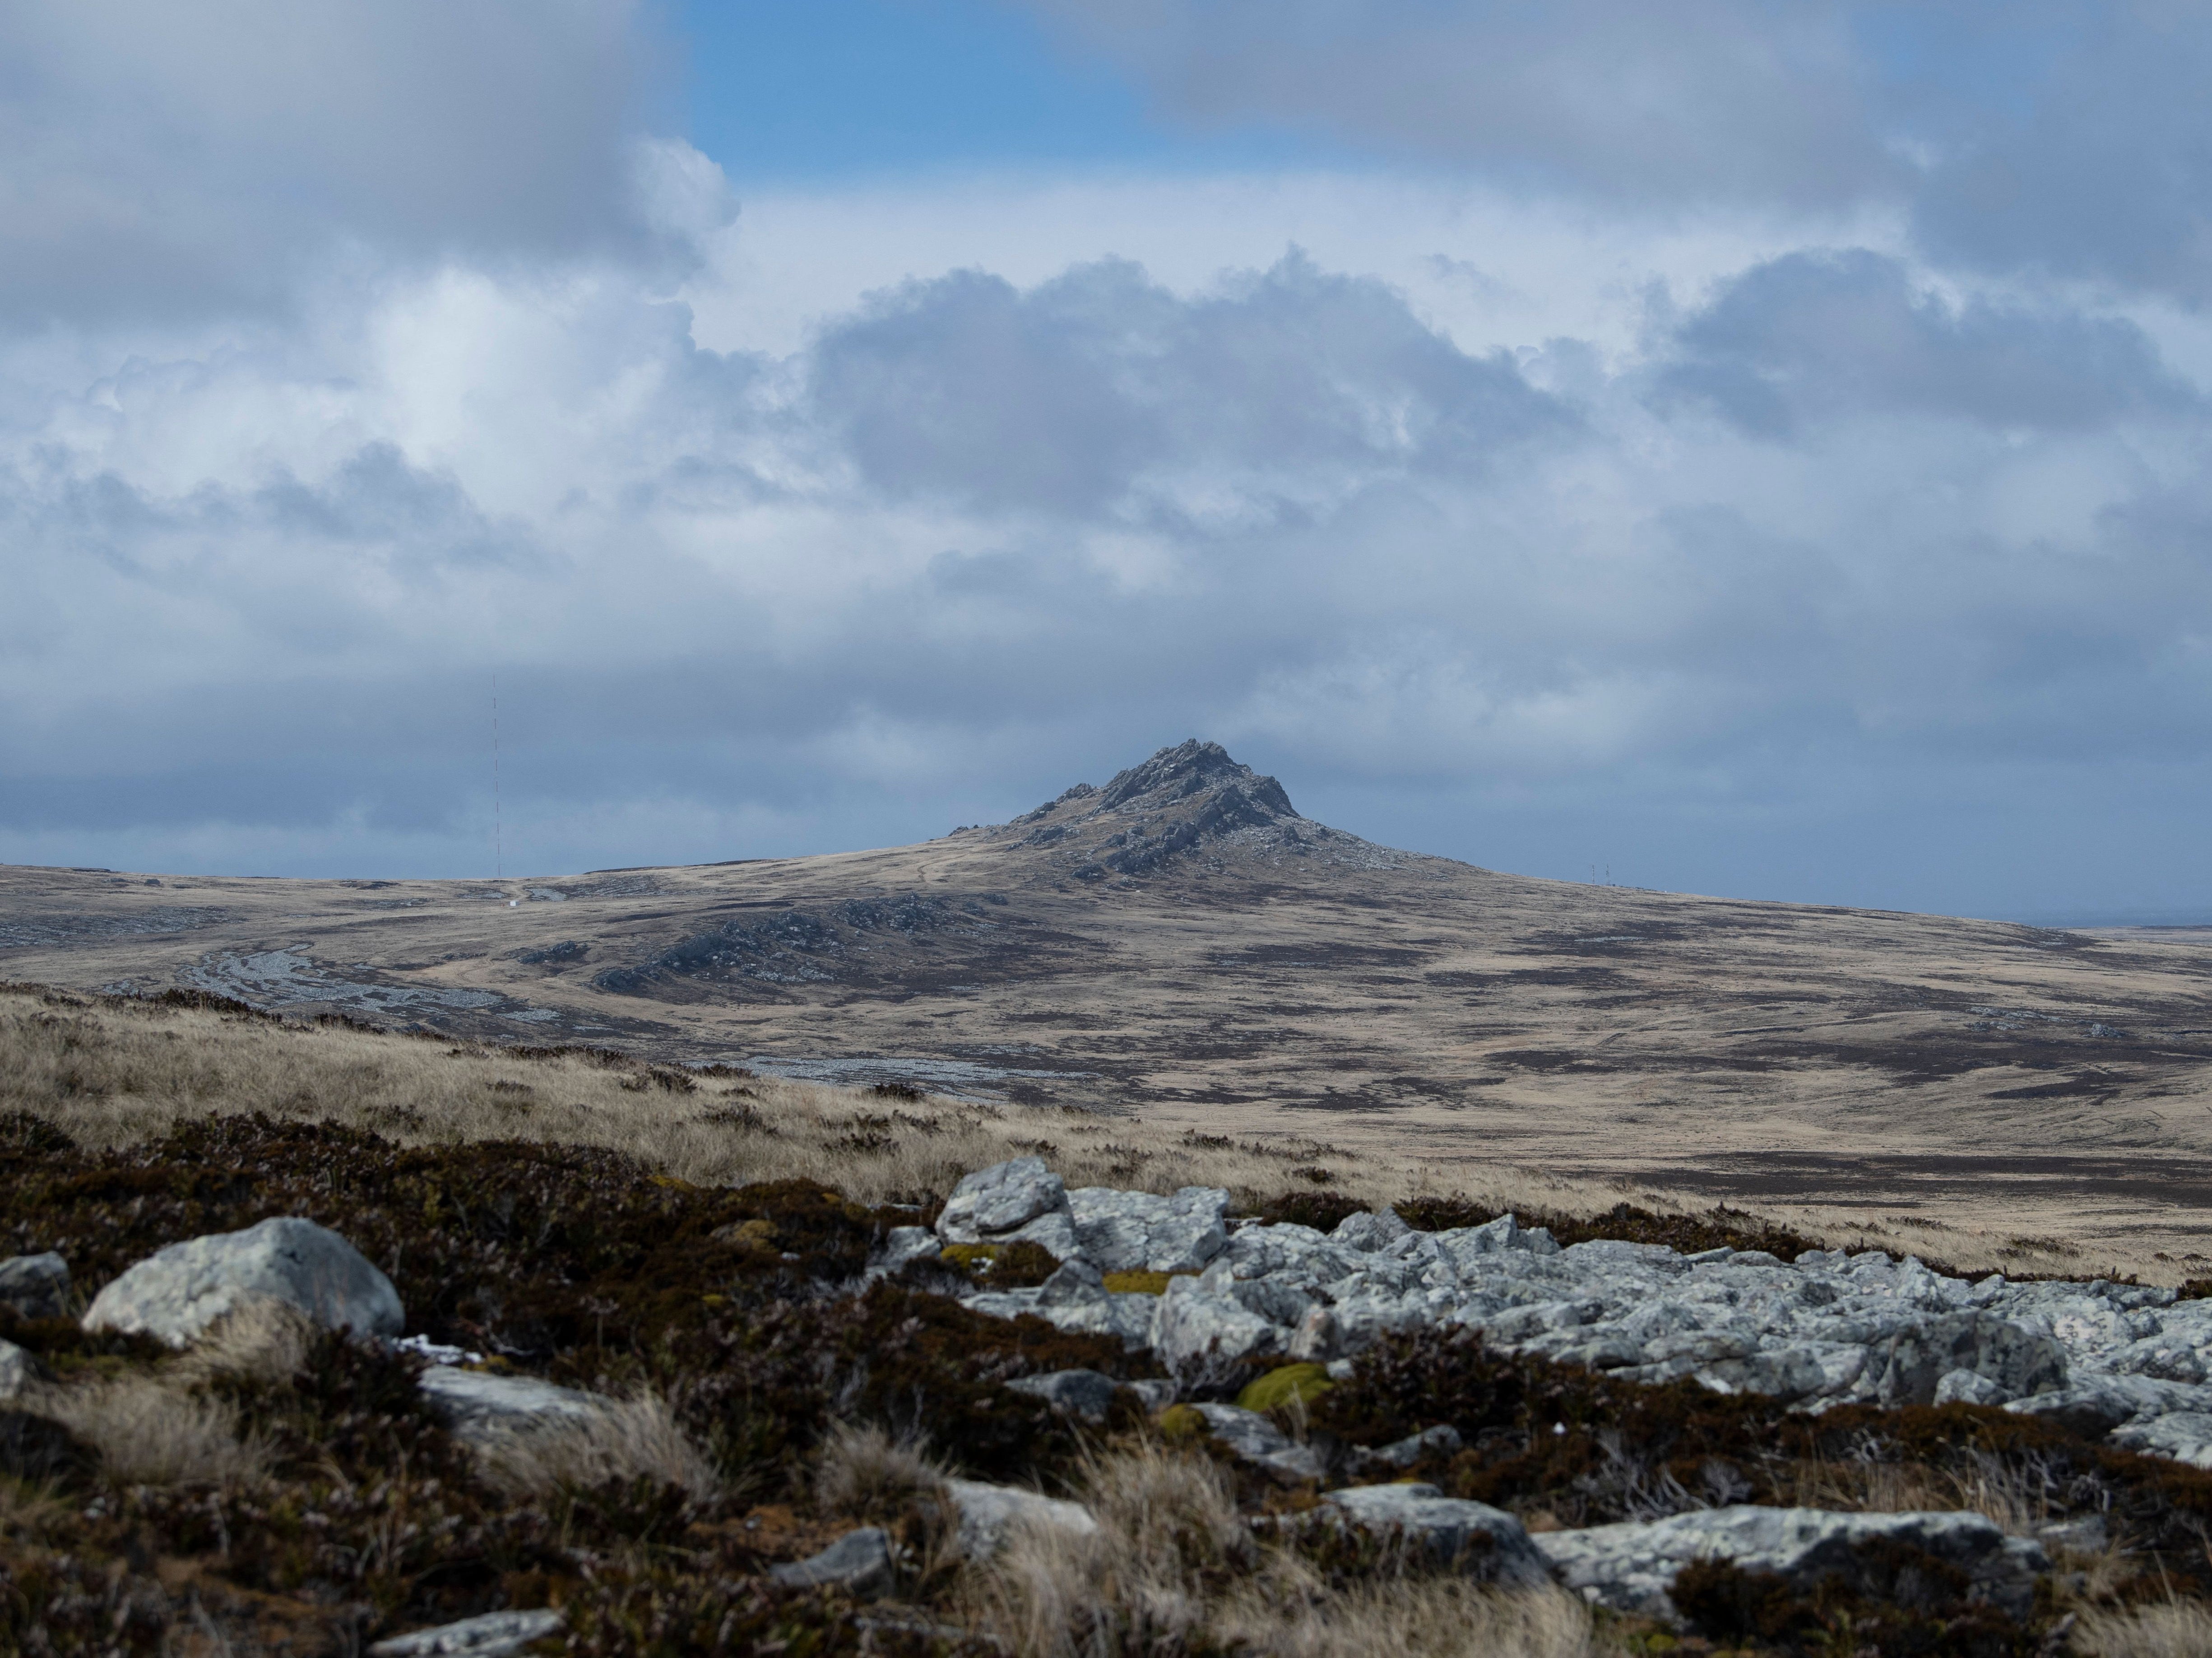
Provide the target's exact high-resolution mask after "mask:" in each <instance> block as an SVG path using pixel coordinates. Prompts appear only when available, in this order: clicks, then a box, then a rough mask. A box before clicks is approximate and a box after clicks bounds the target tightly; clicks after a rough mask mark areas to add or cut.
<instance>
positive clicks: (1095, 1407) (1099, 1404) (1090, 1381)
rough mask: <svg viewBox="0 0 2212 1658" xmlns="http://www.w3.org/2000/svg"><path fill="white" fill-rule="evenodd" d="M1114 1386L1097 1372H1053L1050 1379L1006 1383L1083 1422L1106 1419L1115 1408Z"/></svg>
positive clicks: (1109, 1378)
mask: <svg viewBox="0 0 2212 1658" xmlns="http://www.w3.org/2000/svg"><path fill="white" fill-rule="evenodd" d="M1006 1386H1008V1387H1009V1388H1012V1389H1013V1390H1014V1391H1015V1392H1016V1393H1018V1394H1031V1395H1033V1396H1034V1397H1036V1398H1038V1399H1042V1400H1045V1401H1046V1402H1047V1403H1048V1404H1050V1405H1051V1406H1053V1407H1054V1409H1056V1410H1062V1411H1066V1412H1068V1413H1069V1414H1070V1415H1072V1416H1079V1417H1081V1418H1083V1419H1084V1420H1085V1421H1086V1422H1103V1421H1104V1420H1105V1419H1106V1413H1107V1412H1109V1410H1111V1409H1112V1408H1113V1406H1114V1389H1115V1382H1114V1379H1113V1378H1112V1377H1111V1376H1101V1375H1099V1374H1098V1372H1097V1371H1096V1370H1054V1372H1053V1373H1052V1374H1051V1375H1049V1376H1021V1377H1018V1378H1017V1379H1016V1380H1014V1381H1012V1382H1008V1383H1007V1384H1006Z"/></svg>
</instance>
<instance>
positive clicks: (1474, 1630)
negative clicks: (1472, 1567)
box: [969, 1444, 1617, 1658]
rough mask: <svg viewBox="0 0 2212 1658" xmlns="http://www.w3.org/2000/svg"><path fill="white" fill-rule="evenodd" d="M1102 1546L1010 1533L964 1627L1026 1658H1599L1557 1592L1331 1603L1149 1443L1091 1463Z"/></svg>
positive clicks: (1578, 1609)
mask: <svg viewBox="0 0 2212 1658" xmlns="http://www.w3.org/2000/svg"><path fill="white" fill-rule="evenodd" d="M1082 1495H1083V1497H1084V1499H1085V1502H1087V1503H1089V1504H1090V1506H1091V1510H1092V1512H1093V1513H1094V1514H1095V1515H1097V1519H1098V1530H1097V1533H1095V1534H1094V1535H1091V1536H1089V1537H1077V1536H1073V1535H1071V1534H1070V1533H1066V1532H1065V1531H1061V1530H1059V1529H1057V1528H1048V1527H1033V1528H1030V1529H1026V1530H1019V1531H1017V1532H1015V1533H1013V1534H1012V1536H1011V1537H1010V1539H1009V1540H1008V1542H1007V1546H1006V1548H1005V1550H1004V1551H1003V1552H1001V1553H1000V1556H999V1558H997V1559H996V1560H994V1562H992V1563H991V1564H990V1565H988V1566H987V1567H986V1568H984V1569H983V1570H981V1571H980V1572H979V1573H977V1574H975V1579H974V1581H973V1582H972V1583H971V1585H970V1588H969V1594H970V1595H971V1597H972V1600H971V1605H970V1607H969V1614H970V1616H971V1618H973V1619H975V1622H976V1624H977V1625H978V1626H979V1627H981V1628H984V1629H987V1630H988V1631H991V1632H992V1633H993V1634H994V1635H995V1636H996V1637H998V1638H999V1639H1000V1640H1001V1641H1003V1642H1004V1643H1006V1644H1007V1645H1008V1646H1009V1647H1011V1648H1012V1649H1013V1650H1014V1651H1016V1652H1018V1653H1020V1654H1022V1655H1024V1658H1106V1655H1109V1654H1121V1653H1127V1652H1148V1651H1166V1650H1179V1649H1182V1647H1183V1646H1186V1645H1199V1646H1203V1647H1207V1648H1212V1649H1219V1648H1222V1647H1231V1648H1237V1649H1246V1650H1251V1651H1255V1652H1265V1653H1268V1654H1273V1655H1282V1658H1367V1655H1370V1654H1374V1653H1379V1652H1389V1653H1394V1654H1396V1653H1403V1654H1407V1655H1413V1658H1600V1655H1601V1654H1609V1653H1612V1652H1613V1651H1615V1650H1617V1649H1616V1648H1614V1647H1613V1646H1611V1645H1608V1644H1607V1643H1605V1642H1604V1640H1603V1639H1602V1637H1601V1635H1600V1632H1599V1631H1598V1629H1597V1627H1596V1625H1595V1622H1594V1620H1593V1619H1592V1617H1591V1614H1590V1612H1589V1609H1588V1608H1587V1607H1585V1606H1583V1603H1582V1602H1581V1601H1580V1600H1577V1599H1576V1598H1575V1597H1573V1596H1572V1595H1569V1594H1564V1593H1562V1592H1559V1591H1558V1590H1553V1589H1544V1590H1537V1591H1533V1592H1504V1591H1498V1590H1490V1589H1484V1588H1478V1587H1476V1586H1474V1585H1473V1584H1470V1583H1468V1582H1462V1581H1458V1580H1452V1579H1438V1578H1418V1577H1413V1578H1399V1579H1394V1580H1392V1581H1390V1582H1387V1583H1377V1584H1371V1585H1366V1586H1361V1587H1358V1588H1353V1589H1351V1590H1349V1591H1342V1590H1338V1591H1332V1590H1330V1589H1329V1588H1328V1587H1327V1586H1326V1584H1325V1583H1324V1582H1322V1579H1321V1578H1320V1577H1319V1576H1318V1575H1317V1574H1316V1573H1315V1572H1314V1571H1313V1570H1312V1569H1311V1568H1310V1567H1309V1566H1307V1565H1306V1564H1304V1563H1303V1562H1301V1561H1300V1560H1298V1559H1297V1558H1295V1557H1294V1556H1292V1555H1291V1554H1289V1553H1287V1552H1283V1551H1281V1550H1279V1549H1276V1548H1274V1547H1272V1546H1267V1545H1265V1544H1261V1543H1258V1542H1255V1540H1254V1538H1253V1534H1252V1533H1251V1530H1250V1528H1249V1527H1248V1526H1247V1525H1246V1524H1245V1522H1244V1521H1243V1519H1242V1518H1241V1517H1240V1515H1238V1513H1237V1502H1236V1497H1235V1494H1234V1492H1233V1491H1232V1490H1231V1486H1230V1485H1229V1482H1228V1479H1227V1476H1226V1475H1225V1473H1224V1472H1223V1470H1222V1469H1221V1468H1220V1467H1219V1466H1218V1464H1216V1463H1214V1462H1212V1461H1209V1460H1206V1459H1204V1458H1200V1457H1194V1456H1187V1455H1180V1454H1177V1453H1176V1452H1174V1451H1172V1450H1170V1449H1168V1448H1164V1447H1162V1446H1160V1445H1158V1444H1141V1445H1134V1446H1127V1447H1124V1448H1121V1449H1118V1450H1115V1451H1113V1452H1110V1453H1109V1454H1107V1455H1103V1456H1102V1457H1101V1458H1099V1459H1098V1460H1097V1461H1095V1462H1093V1463H1092V1464H1091V1467H1089V1469H1088V1470H1087V1472H1086V1476H1085V1480H1084V1490H1083V1493H1082Z"/></svg>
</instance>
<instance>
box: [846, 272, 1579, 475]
mask: <svg viewBox="0 0 2212 1658" xmlns="http://www.w3.org/2000/svg"><path fill="white" fill-rule="evenodd" d="M813 361H814V371H813V386H812V390H813V397H814V399H815V408H816V411H817V414H818V415H819V416H821V417H823V419H825V420H827V421H828V422H830V423H831V424H832V426H833V427H835V428H836V429H837V430H839V431H840V432H841V433H842V436H843V438H844V440H845V441H846V443H847V444H848V445H849V446H850V451H851V453H852V455H853V457H854V459H855V460H856V461H857V462H858V463H859V465H860V467H861V469H862V471H864V473H865V474H866V476H867V477H869V478H870V479H871V480H872V482H873V483H876V484H878V486H879V487H881V488H883V489H887V490H890V491H891V492H893V493H894V494H902V495H904V494H938V495H947V496H952V497H956V498H960V499H964V500H967V501H971V502H974V503H975V504H977V505H979V506H983V507H1025V508H1032V509H1042V510H1048V511H1054V512H1068V513H1075V512H1085V511H1097V510H1100V509H1102V508H1103V507H1106V506H1108V505H1109V504H1111V503H1113V502H1115V501H1118V500H1120V499H1121V497H1122V496H1124V495H1125V494H1126V493H1127V492H1128V491H1129V490H1130V489H1133V487H1135V486H1137V485H1138V484H1139V483H1140V482H1141V481H1143V480H1144V479H1145V478H1146V476H1147V475H1148V474H1151V475H1155V476H1158V475H1164V474H1211V475H1213V476H1214V477H1216V478H1220V477H1237V478H1242V479H1244V480H1247V481H1248V483H1249V487H1250V488H1251V489H1253V490H1254V491H1255V493H1259V494H1266V493H1269V492H1270V491H1273V490H1280V491H1281V492H1283V493H1287V494H1295V493H1297V490H1298V489H1303V488H1307V487H1310V485H1311V484H1312V483H1314V482H1315V480H1316V477H1340V476H1344V475H1346V474H1355V475H1358V476H1360V477H1366V476H1369V475H1371V474H1372V473H1374V472H1376V471H1377V470H1383V471H1398V470H1401V469H1404V470H1412V471H1436V472H1445V473H1451V474H1465V473H1468V472H1471V471H1479V470H1480V469H1481V468H1483V467H1484V466H1486V465H1489V464H1490V463H1491V462H1492V460H1493V459H1495V458H1496V456H1497V455H1498V453H1499V452H1501V451H1504V450H1507V449H1510V448H1511V447H1512V446H1516V445H1517V444H1520V443H1522V442H1524V441H1525V440H1528V439H1530V438H1532V437H1536V436H1543V435H1558V434H1562V433H1564V432H1565V431H1567V430H1569V429H1571V426H1572V423H1573V422H1572V417H1571V415H1570V414H1569V412H1568V411H1567V410H1565V408H1564V406H1563V405H1561V404H1559V403H1558V402H1556V401H1555V400H1554V399H1553V398H1549V397H1547V396H1546V395H1545V394H1544V393H1542V392H1538V391H1536V390H1535V389H1534V388H1533V387H1531V386H1529V385H1528V383H1527V381H1526V380H1524V379H1523V378H1522V375H1521V373H1520V371H1519V369H1518V367H1516V366H1515V365H1514V364H1513V363H1512V362H1511V361H1510V360H1509V359H1506V358H1504V357H1503V356H1490V357H1474V356H1470V355H1467V354H1465V353H1463V352H1462V351H1460V350H1459V349H1456V348H1455V346H1453V345H1452V344H1451V343H1450V342H1449V340H1446V339H1445V338H1443V337H1442V336H1440V335H1438V334H1437V332H1435V331H1433V330H1431V329H1430V328H1428V327H1426V326H1425V325H1423V324H1422V323H1421V322H1420V321H1419V319H1416V318H1415V317H1414V316H1413V313H1411V312H1410V311H1409V310H1408V309H1407V306H1406V302H1405V301H1404V300H1403V298H1402V297H1401V296H1400V295H1397V294H1396V293H1395V292H1394V291H1393V290H1391V289H1390V288H1387V287H1385V286H1384V285H1383V284H1382V283H1380V282H1375V281H1372V280H1370V279H1363V278H1352V277H1346V276H1334V275H1330V274H1328V273H1325V272H1323V271H1322V270H1318V269H1317V268H1316V266H1315V265H1314V264H1313V263H1312V262H1311V261H1310V260H1309V259H1308V258H1305V257H1304V255H1302V254H1299V253H1297V252H1295V251H1294V252H1291V253H1290V254H1289V255H1286V256H1285V258H1283V259H1282V260H1280V261H1279V263H1277V264H1275V265H1274V266H1273V268H1272V269H1270V270H1267V271H1264V272H1261V273H1257V274H1255V275H1252V276H1247V277H1243V278H1240V279H1237V281H1235V282H1232V283H1231V284H1229V285H1228V286H1227V287H1226V288H1225V290H1224V291H1220V292H1218V293H1215V294H1212V295H1205V296H1202V297H1200V298H1199V299H1196V300H1194V301H1188V302H1186V301H1180V300H1178V299H1177V298H1176V297H1175V296H1174V295H1171V294H1170V293H1168V292H1167V291H1166V290H1165V289H1164V288H1159V287H1158V286H1157V285H1155V284H1153V283H1152V282H1150V281H1149V280H1148V279H1147V278H1146V276H1145V273H1144V272H1143V271H1142V270H1141V269H1139V267H1137V266H1135V265H1133V264H1127V263H1124V262H1119V261H1106V262H1102V263H1100V264H1092V265H1088V266H1084V267H1080V268H1078V269H1076V270H1071V271H1069V272H1068V273H1067V274H1066V275H1065V276H1060V277H1059V278H1057V279H1055V280H1054V281H1051V282H1046V283H1043V284H1042V285H1040V286H1039V287H1037V288H1033V289H1030V291H1028V292H1026V293H1024V292H1020V291H1018V290H1017V289H1016V288H1013V287H1012V284H1010V283H1008V282H1005V281H1004V280H1002V279H1000V278H998V277H994V276H984V275H981V274H980V273H976V272H960V273H956V274H954V275H952V276H945V277H941V278H939V279H937V280H935V281H933V282H915V283H910V284H908V286H906V287H904V288H901V289H899V290H897V291H896V292H895V293H893V294H890V295H884V296H881V297H879V298H878V300H876V301H874V303H873V304H872V306H871V307H869V308H868V310H867V311H866V313H865V314H863V315H862V316H860V317H858V318H856V319H853V320H851V321H849V322H847V323H844V324H842V325H840V326H838V327H836V328H835V329H833V330H831V331H829V332H828V333H827V334H826V335H825V336H824V337H823V339H822V340H821V342H820V343H819V345H818V346H817V349H816V351H815V353H814V360H813ZM1270 479H1273V480H1275V481H1276V482H1274V483H1270V482H1269V480H1270Z"/></svg>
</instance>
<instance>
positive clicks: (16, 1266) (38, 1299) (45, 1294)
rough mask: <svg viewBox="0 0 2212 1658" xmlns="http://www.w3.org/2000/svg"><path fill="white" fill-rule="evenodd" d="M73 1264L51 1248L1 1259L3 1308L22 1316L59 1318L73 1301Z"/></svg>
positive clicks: (0, 1274) (0, 1283) (0, 1272)
mask: <svg viewBox="0 0 2212 1658" xmlns="http://www.w3.org/2000/svg"><path fill="white" fill-rule="evenodd" d="M69 1287H70V1272H69V1263H68V1262H67V1261H65V1260H63V1259H62V1258H61V1257H60V1256H59V1255H58V1254H54V1253H53V1252H52V1251H51V1250H49V1251H48V1252H47V1253H46V1254H43V1255H17V1256H15V1257H14V1258H13V1259H12V1260H0V1307H12V1308H14V1309H15V1312H16V1315H18V1316H19V1317H21V1318H59V1317H61V1316H62V1315H63V1314H64V1312H65V1311H66V1310H67V1307H68V1302H69Z"/></svg>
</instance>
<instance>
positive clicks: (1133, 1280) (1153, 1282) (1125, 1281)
mask: <svg viewBox="0 0 2212 1658" xmlns="http://www.w3.org/2000/svg"><path fill="white" fill-rule="evenodd" d="M1197 1276H1198V1274H1197V1273H1196V1272H1187V1271H1186V1272H1109V1273H1107V1274H1106V1278H1105V1283H1106V1287H1107V1288H1108V1289H1109V1290H1111V1291H1113V1292H1114V1293H1115V1295H1117V1296H1164V1295H1165V1294H1167V1292H1168V1284H1170V1282H1171V1281H1172V1280H1174V1279H1176V1278H1196V1277H1197Z"/></svg>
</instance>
